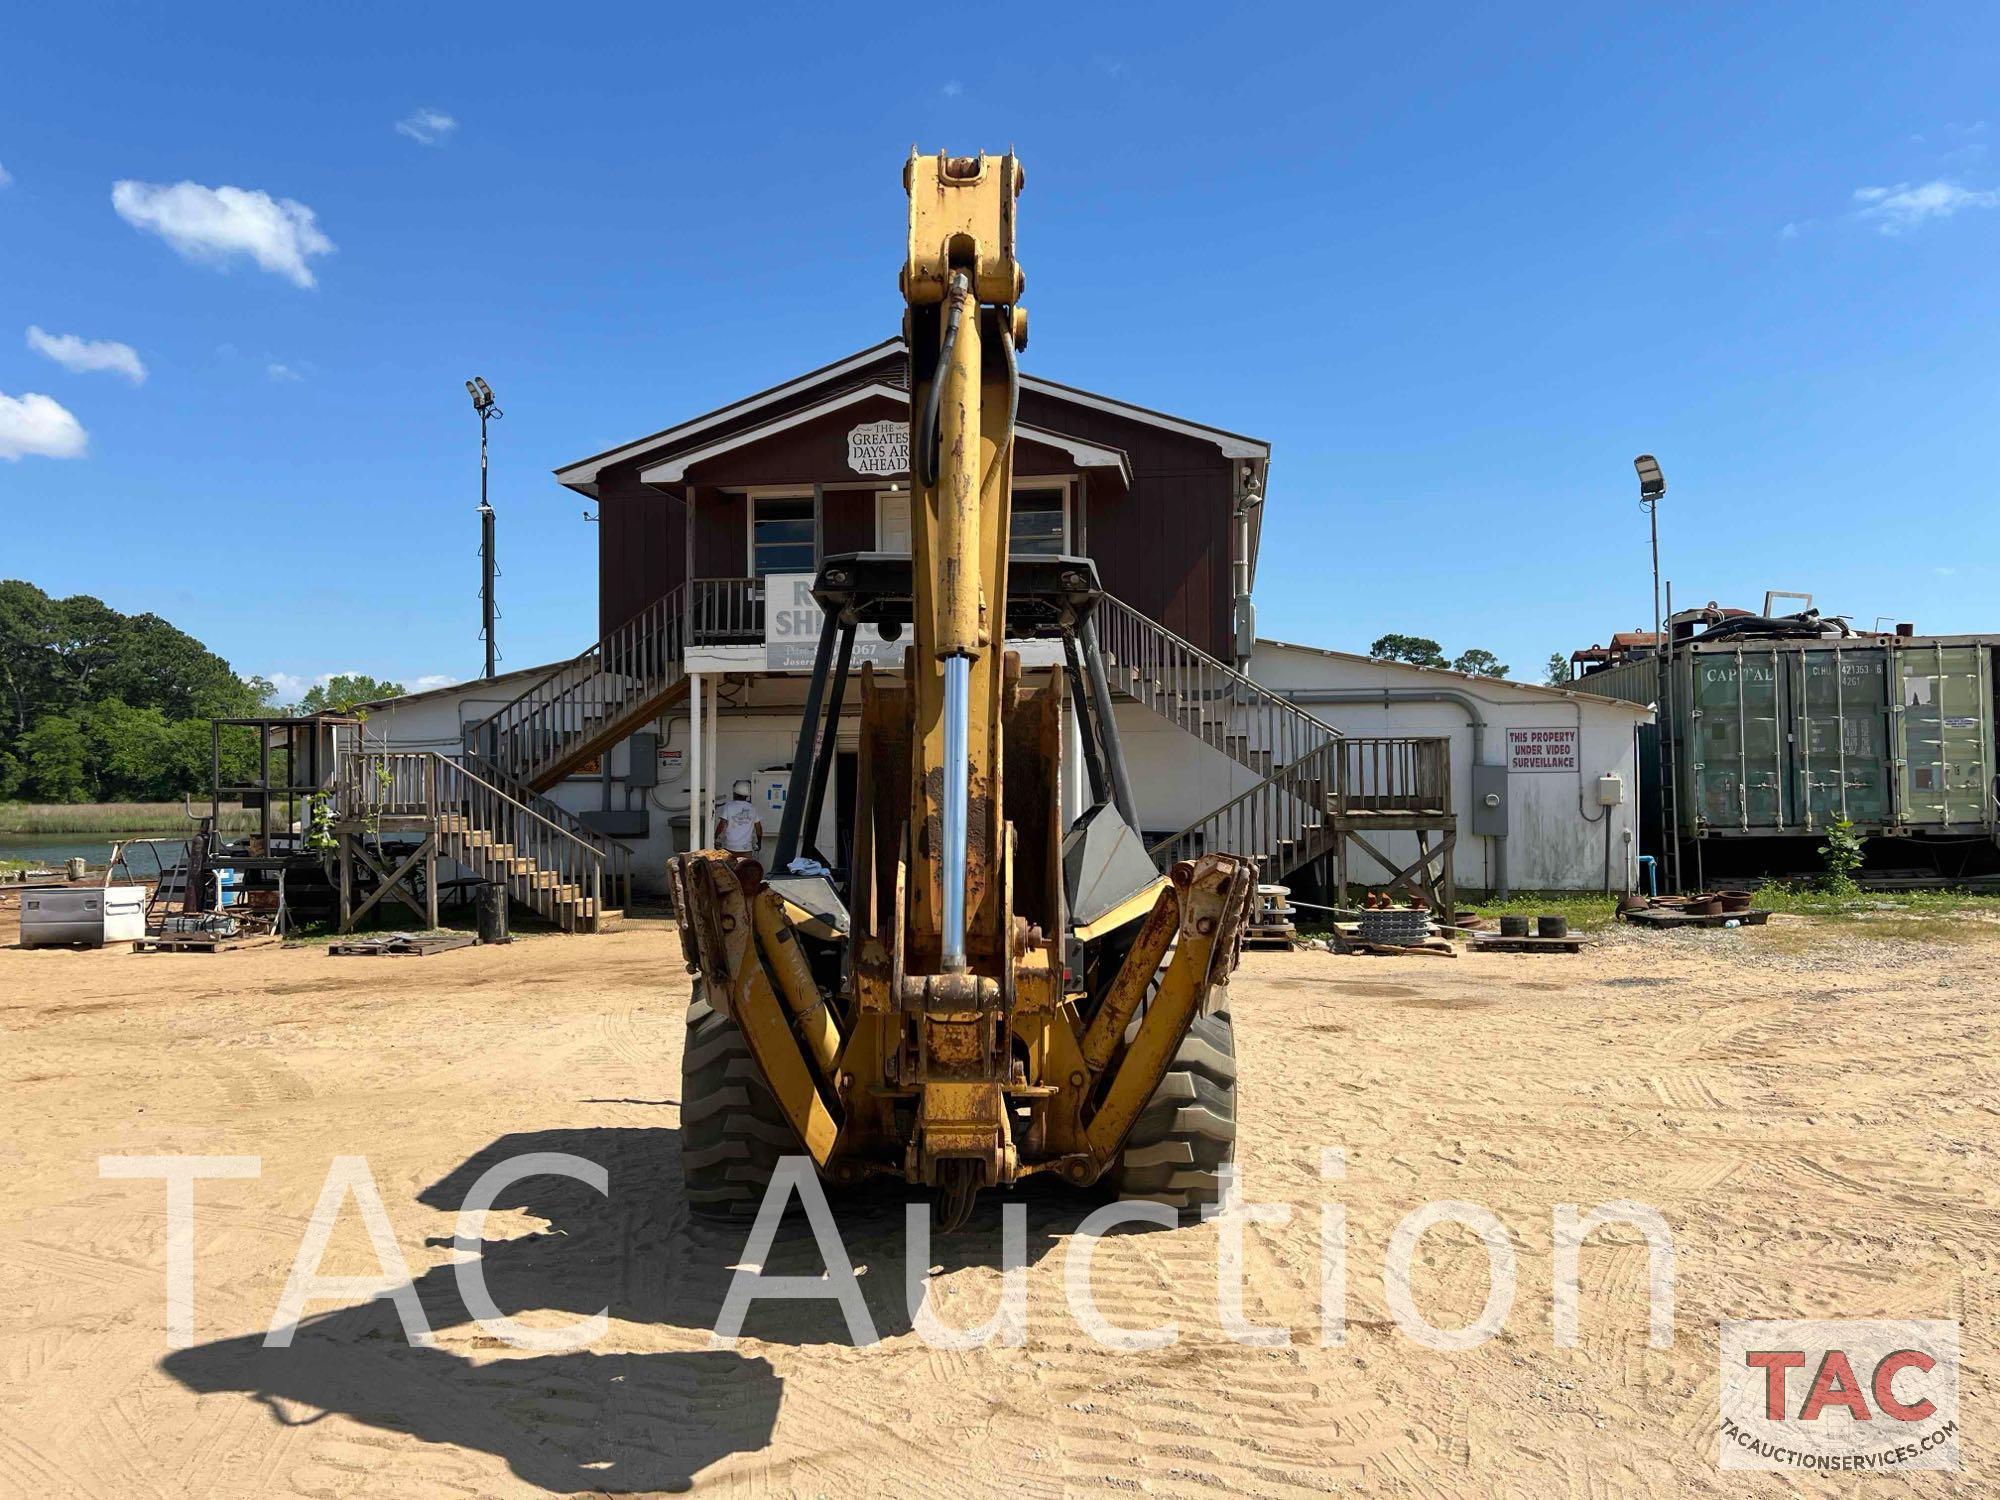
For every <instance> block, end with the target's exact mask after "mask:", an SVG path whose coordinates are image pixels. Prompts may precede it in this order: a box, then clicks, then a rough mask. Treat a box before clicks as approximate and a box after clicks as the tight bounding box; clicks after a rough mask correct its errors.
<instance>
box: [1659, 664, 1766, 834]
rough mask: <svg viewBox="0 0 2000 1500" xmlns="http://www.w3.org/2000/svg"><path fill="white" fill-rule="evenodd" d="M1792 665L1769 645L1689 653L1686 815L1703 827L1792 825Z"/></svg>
mask: <svg viewBox="0 0 2000 1500" xmlns="http://www.w3.org/2000/svg"><path fill="white" fill-rule="evenodd" d="M1784 679H1785V668H1784V663H1783V661H1782V660H1781V658H1780V653H1779V650H1778V649H1777V648H1776V647H1774V646H1772V645H1770V644H1768V643H1761V642H1752V643H1745V644H1744V645H1743V646H1741V647H1738V648H1733V649H1730V650H1722V649H1720V648H1717V649H1714V650H1701V649H1695V650H1691V651H1689V652H1688V655H1687V669H1686V675H1685V677H1684V678H1683V681H1684V682H1685V684H1686V689H1687V692H1686V700H1685V701H1686V702H1687V703H1688V704H1689V709H1688V725H1687V737H1686V739H1685V741H1684V744H1685V745H1686V746H1687V755H1686V757H1685V760H1686V770H1685V776H1686V781H1685V783H1684V785H1685V786H1686V788H1687V792H1688V796H1687V799H1686V802H1685V804H1684V817H1685V819H1686V820H1687V821H1688V822H1689V823H1690V824H1691V828H1690V831H1693V829H1695V828H1712V829H1724V830H1727V829H1734V830H1736V831H1737V832H1739V833H1748V832H1753V831H1754V832H1759V833H1777V832H1781V831H1786V830H1787V829H1788V828H1789V825H1790V823H1791V822H1792V817H1791V812H1790V809H1791V806H1792V804H1793V798H1792V796H1790V795H1788V793H1789V792H1790V788H1789V787H1788V784H1787V783H1788V781H1789V779H1790V778H1789V775H1788V764H1789V763H1788V757H1787V755H1786V744H1785V740H1786V717H1787V714H1786V703H1787V699H1788V698H1789V696H1790V695H1789V694H1788V693H1787V692H1786V691H1785V681H1784Z"/></svg>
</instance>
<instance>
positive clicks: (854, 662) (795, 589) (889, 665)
mask: <svg viewBox="0 0 2000 1500" xmlns="http://www.w3.org/2000/svg"><path fill="white" fill-rule="evenodd" d="M812 586H813V575H812V574H810V573H772V574H769V575H768V576H766V578H765V579H764V669H765V670H766V671H768V672H810V671H811V670H812V669H813V659H814V658H815V657H816V656H817V655H818V654H819V634H820V631H821V629H822V628H823V627H824V626H825V624H826V611H825V610H823V609H821V608H820V607H819V601H818V600H817V599H815V598H813V593H812ZM907 643H908V635H907V633H906V634H905V636H904V638H903V639H902V640H897V641H885V640H883V639H882V637H881V636H880V635H879V634H878V633H877V632H876V630H875V627H874V626H872V625H863V626H861V627H859V628H858V629H857V630H856V631H855V632H854V654H853V655H852V656H851V657H849V658H848V661H849V665H850V666H851V667H857V668H858V667H859V666H860V665H861V664H862V663H863V662H864V661H872V662H873V663H875V669H876V670H877V671H878V672H879V671H882V670H884V669H888V670H893V671H900V670H901V669H902V665H903V647H904V646H905V645H906V644H907Z"/></svg>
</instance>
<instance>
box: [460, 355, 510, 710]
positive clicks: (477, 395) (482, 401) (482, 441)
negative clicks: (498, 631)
mask: <svg viewBox="0 0 2000 1500" xmlns="http://www.w3.org/2000/svg"><path fill="white" fill-rule="evenodd" d="M465 389H466V393H467V394H468V395H470V396H471V397H472V409H473V410H474V411H476V412H478V413H479V619H480V626H479V633H480V636H481V637H482V638H483V639H484V640H485V642H486V676H487V678H488V680H489V681H490V680H491V679H492V677H493V667H494V662H495V660H496V659H497V654H496V652H495V650H494V641H493V615H494V609H493V576H494V572H495V568H494V562H493V507H492V505H491V504H489V503H488V501H487V498H486V424H487V423H488V422H489V421H492V420H493V419H495V418H498V417H504V416H506V415H507V414H506V413H505V412H503V411H502V410H500V408H499V407H497V406H495V405H494V404H493V387H492V386H490V385H488V384H487V383H486V382H485V381H484V380H482V379H481V378H480V377H479V376H477V375H475V376H473V377H472V379H470V380H468V381H466V382H465Z"/></svg>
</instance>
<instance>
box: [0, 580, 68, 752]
mask: <svg viewBox="0 0 2000 1500" xmlns="http://www.w3.org/2000/svg"><path fill="white" fill-rule="evenodd" d="M55 637H56V621H55V604H54V602H53V601H52V600H51V599H50V598H49V596H48V595H47V594H45V593H43V592H42V591H41V590H40V589H38V588H36V587H35V586H34V585H33V584H32V583H23V582H22V581H21V580H20V579H18V578H9V579H7V580H5V581H4V582H0V692H4V693H5V694H6V705H5V710H6V723H5V726H4V732H0V739H6V740H11V739H13V738H15V737H16V736H19V735H23V734H26V733H27V732H28V725H29V723H30V722H32V721H33V720H34V719H35V718H36V717H37V716H38V714H39V713H40V712H41V711H42V710H43V709H44V707H45V706H46V705H47V702H48V699H49V696H50V690H51V687H52V685H53V684H52V679H51V675H50V674H51V669H52V667H53V666H54V657H53V654H52V653H53V650H54V646H55Z"/></svg>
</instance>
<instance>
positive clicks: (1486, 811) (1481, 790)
mask: <svg viewBox="0 0 2000 1500" xmlns="http://www.w3.org/2000/svg"><path fill="white" fill-rule="evenodd" d="M1472 833H1473V836H1474V837H1475V838H1500V839H1504V838H1505V837H1507V768H1506V767H1505V766H1474V767H1473V768H1472Z"/></svg>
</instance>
